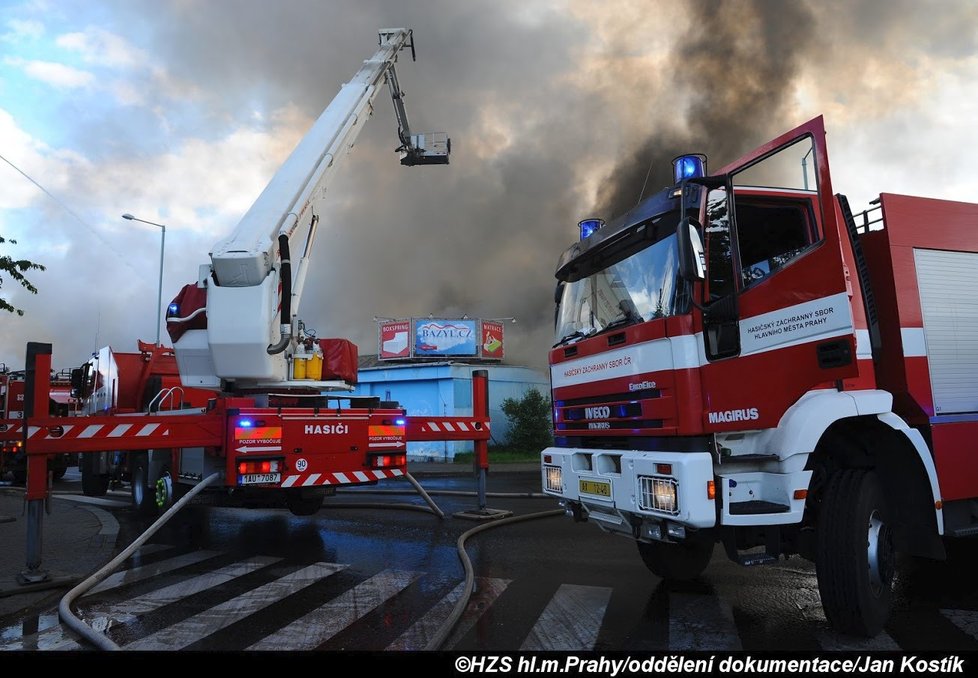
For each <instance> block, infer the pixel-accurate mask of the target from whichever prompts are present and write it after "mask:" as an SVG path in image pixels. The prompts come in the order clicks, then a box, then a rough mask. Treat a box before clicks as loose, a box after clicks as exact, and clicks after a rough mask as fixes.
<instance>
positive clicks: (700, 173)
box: [672, 153, 706, 184]
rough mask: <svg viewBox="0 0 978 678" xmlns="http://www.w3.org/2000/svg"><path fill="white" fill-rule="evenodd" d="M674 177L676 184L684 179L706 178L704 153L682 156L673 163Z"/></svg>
mask: <svg viewBox="0 0 978 678" xmlns="http://www.w3.org/2000/svg"><path fill="white" fill-rule="evenodd" d="M672 176H673V179H675V181H676V183H677V184H678V183H681V182H682V181H683V179H696V178H698V177H705V176H706V156H705V155H703V154H702V153H691V154H689V155H680V156H679V157H678V158H676V159H675V160H673V161H672Z"/></svg>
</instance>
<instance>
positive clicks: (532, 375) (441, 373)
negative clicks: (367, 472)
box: [353, 363, 550, 461]
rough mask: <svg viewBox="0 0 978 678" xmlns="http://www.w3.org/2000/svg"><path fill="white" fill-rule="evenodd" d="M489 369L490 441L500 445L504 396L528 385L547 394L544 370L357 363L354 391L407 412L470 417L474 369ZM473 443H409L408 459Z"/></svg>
mask: <svg viewBox="0 0 978 678" xmlns="http://www.w3.org/2000/svg"><path fill="white" fill-rule="evenodd" d="M474 370H487V371H488V372H489V420H490V422H491V424H490V425H491V430H492V441H490V442H496V443H500V444H503V443H505V442H506V440H507V437H508V434H509V422H508V421H507V419H506V415H504V414H503V411H502V409H500V408H501V406H502V402H503V400H505V399H506V398H521V397H523V394H524V393H526V391H527V390H529V389H530V388H536V389H537V390H538V391H540V392H541V393H543V394H544V395H548V394H549V393H550V379H549V378H548V377H547V375H546V374H544V373H542V372H539V371H537V370H532V369H530V368H528V367H516V366H512V365H461V364H458V363H425V364H418V363H413V364H409V365H394V364H392V365H386V366H382V367H361V368H360V371H359V373H358V380H359V383H358V384H357V388H356V390H355V391H354V392H353V393H354V395H371V396H379V397H380V399H381V400H396V401H397V402H399V403H400V404H401V407H403V408H404V409H405V410H406V411H407V413H408V414H409V415H412V416H417V415H435V416H471V415H472V372H473V371H474ZM472 449H473V444H472V443H471V442H424V443H408V458H409V459H411V460H412V461H421V460H424V461H451V460H452V459H453V458H454V457H455V454H456V453H459V452H471V451H472Z"/></svg>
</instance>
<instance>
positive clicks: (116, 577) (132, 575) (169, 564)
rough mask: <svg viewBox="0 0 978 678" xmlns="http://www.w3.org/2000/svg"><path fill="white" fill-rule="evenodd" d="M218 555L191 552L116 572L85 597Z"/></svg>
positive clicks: (206, 552)
mask: <svg viewBox="0 0 978 678" xmlns="http://www.w3.org/2000/svg"><path fill="white" fill-rule="evenodd" d="M218 555H220V554H219V553H218V552H217V551H192V552H190V553H184V554H183V555H179V556H174V557H173V558H168V559H166V560H161V561H159V562H158V563H152V564H150V565H140V566H138V567H133V568H131V569H128V570H122V571H121V572H116V573H115V574H112V575H109V576H108V577H106V578H105V579H103V580H102V582H101V583H99V585H98V586H96V587H95V588H93V589H92V590H91V591H89V592H88V594H87V595H91V594H93V593H99V592H101V591H107V590H109V589H112V588H115V587H117V586H123V585H125V584H132V583H133V582H137V581H143V580H144V579H150V578H152V577H155V576H157V575H160V574H164V573H166V572H171V571H173V570H176V569H179V568H181V567H186V566H187V565H193V564H194V563H199V562H201V561H203V560H208V559H209V558H213V557H214V556H218Z"/></svg>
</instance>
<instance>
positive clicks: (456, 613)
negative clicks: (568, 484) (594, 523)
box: [424, 509, 564, 650]
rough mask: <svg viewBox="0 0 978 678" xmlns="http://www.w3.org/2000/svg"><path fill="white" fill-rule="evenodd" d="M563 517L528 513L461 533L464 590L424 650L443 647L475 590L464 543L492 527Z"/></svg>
mask: <svg viewBox="0 0 978 678" xmlns="http://www.w3.org/2000/svg"><path fill="white" fill-rule="evenodd" d="M562 515H564V510H563V509H554V510H552V511H541V512H540V513H528V514H526V515H523V516H513V517H512V518H503V519H501V520H495V521H493V522H491V523H485V524H483V525H479V526H477V527H473V528H472V529H471V530H469V531H468V532H463V533H462V534H461V535H460V536H459V538H458V541H457V542H455V548H456V550H457V551H458V557H459V560H461V561H462V568H463V569H464V570H465V589H464V591H463V593H462V597H461V598H459V600H458V602H457V603H456V604H455V608H454V609H453V610H452V613H451V614H450V615H448V619H447V620H445V623H444V624H442V626H441V628H440V629H438V632H437V633H436V634H435V635H434V637H432V639H431V640H430V641H428V644H427V645H426V646H425V648H424V649H425V650H439V649H441V646H442V645H444V643H445V641H446V640H448V636H449V635H450V634H451V632H452V630H453V629H454V628H455V626H456V625H457V624H458V621H459V619H461V618H462V614H463V613H464V612H465V608H466V607H468V605H469V598H471V597H472V590H473V589H474V588H475V572H474V571H473V569H472V561H471V560H469V554H468V553H466V552H465V541H466V540H467V539H468V538H469V537H471V536H473V535H476V534H478V533H479V532H483V531H485V530H491V529H492V528H494V527H501V526H502V525H511V524H513V523H518V522H522V521H524V520H537V519H539V518H550V517H552V516H562Z"/></svg>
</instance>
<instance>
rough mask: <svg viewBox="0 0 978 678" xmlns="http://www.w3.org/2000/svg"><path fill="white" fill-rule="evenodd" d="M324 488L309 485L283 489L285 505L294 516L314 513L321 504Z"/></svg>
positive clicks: (324, 493) (324, 492) (324, 494)
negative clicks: (308, 486)
mask: <svg viewBox="0 0 978 678" xmlns="http://www.w3.org/2000/svg"><path fill="white" fill-rule="evenodd" d="M325 496H326V490H325V489H323V488H321V487H310V488H302V489H296V490H286V491H285V505H286V506H287V507H288V509H289V511H291V512H292V515H294V516H312V515H315V514H316V512H317V511H319V508H320V507H321V506H322V505H323V498H324V497H325Z"/></svg>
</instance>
